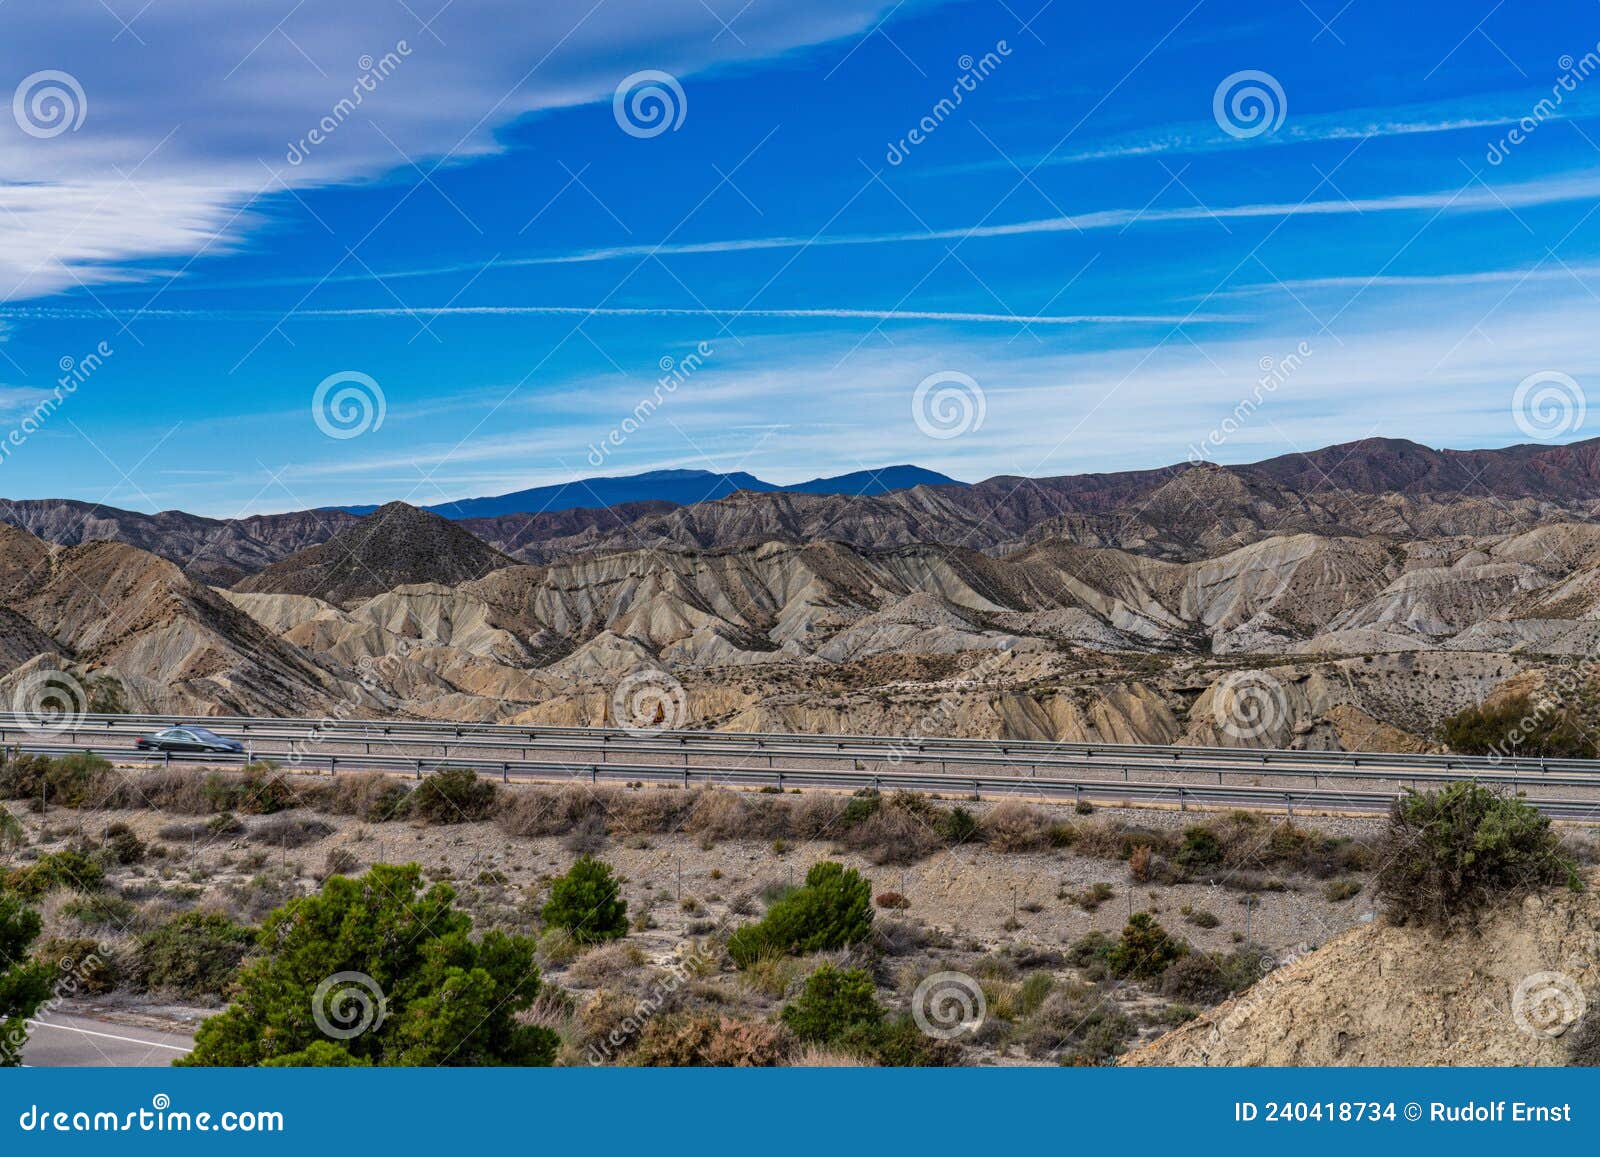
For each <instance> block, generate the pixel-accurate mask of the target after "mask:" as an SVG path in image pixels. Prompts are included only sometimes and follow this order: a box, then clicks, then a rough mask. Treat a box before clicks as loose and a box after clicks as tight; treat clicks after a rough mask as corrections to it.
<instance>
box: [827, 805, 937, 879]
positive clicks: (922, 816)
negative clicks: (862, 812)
mask: <svg viewBox="0 0 1600 1157" xmlns="http://www.w3.org/2000/svg"><path fill="white" fill-rule="evenodd" d="M906 795H907V793H904V792H899V793H896V795H894V796H891V797H890V798H889V799H888V800H887V801H884V802H882V803H880V804H879V806H877V807H875V808H874V809H873V810H872V813H871V814H870V815H868V816H867V817H866V818H865V819H864V820H862V821H860V822H859V823H856V824H852V825H851V826H849V827H847V828H846V829H845V830H844V831H843V832H841V833H840V834H839V842H840V843H841V844H843V845H844V846H845V847H847V848H849V849H851V850H852V851H857V852H860V853H861V854H862V855H864V856H866V857H867V859H869V860H871V861H872V862H873V863H874V864H913V863H916V862H917V861H918V860H920V859H923V858H924V857H926V856H930V855H932V854H933V853H934V852H936V851H938V850H939V849H940V848H943V847H944V846H945V840H944V837H943V836H942V835H941V834H940V832H939V829H938V826H937V817H935V816H929V815H928V814H927V813H926V812H924V811H923V810H922V809H920V808H917V807H914V806H908V805H907V803H906V800H905V799H904V798H902V797H905V796H906ZM909 798H910V799H911V800H921V798H922V797H921V796H909ZM858 802H861V801H858V800H852V801H851V803H852V804H854V803H858Z"/></svg>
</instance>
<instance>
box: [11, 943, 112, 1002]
mask: <svg viewBox="0 0 1600 1157" xmlns="http://www.w3.org/2000/svg"><path fill="white" fill-rule="evenodd" d="M33 955H34V959H35V960H37V961H39V963H40V964H44V965H47V966H48V967H49V968H50V970H51V972H52V973H54V974H55V975H56V976H58V977H59V978H60V979H61V981H62V991H63V992H64V993H74V992H86V993H88V994H89V995H90V996H104V995H105V994H106V993H108V992H111V991H112V990H113V989H115V988H116V987H117V985H118V983H120V981H121V979H122V976H121V972H120V970H119V969H118V968H117V961H116V958H115V957H114V956H112V955H111V954H110V953H109V952H107V951H106V950H105V949H104V948H102V947H101V945H100V943H99V942H98V941H95V940H87V939H83V940H77V939H64V938H61V937H52V938H51V939H49V940H45V941H42V942H41V943H40V945H39V947H38V949H37V950H35V952H34V954H33Z"/></svg>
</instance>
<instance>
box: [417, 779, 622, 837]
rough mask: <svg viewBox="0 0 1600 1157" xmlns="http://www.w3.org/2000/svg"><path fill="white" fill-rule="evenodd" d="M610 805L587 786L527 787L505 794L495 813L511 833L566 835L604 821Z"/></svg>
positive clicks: (517, 834) (602, 795)
mask: <svg viewBox="0 0 1600 1157" xmlns="http://www.w3.org/2000/svg"><path fill="white" fill-rule="evenodd" d="M423 782H424V783H426V782H427V781H426V780H424V781H423ZM490 786H491V787H492V786H493V785H490ZM413 798H414V797H413ZM606 804H607V796H606V795H605V794H604V793H600V794H596V793H594V792H591V791H589V790H588V789H586V788H574V787H569V788H562V789H560V790H557V791H538V790H532V789H526V788H525V789H521V790H518V791H512V792H507V793H505V794H504V796H503V798H502V800H501V803H500V807H499V808H498V809H497V811H496V812H495V823H496V824H498V825H499V827H500V829H501V830H502V831H504V832H505V833H506V834H507V835H511V836H559V835H565V834H566V833H567V832H570V831H572V830H573V829H574V828H576V827H579V826H581V825H582V824H583V823H585V822H586V821H588V820H590V819H598V820H599V821H600V822H601V823H604V822H605V818H606V811H607V807H606Z"/></svg>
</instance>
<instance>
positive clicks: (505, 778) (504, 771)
mask: <svg viewBox="0 0 1600 1157" xmlns="http://www.w3.org/2000/svg"><path fill="white" fill-rule="evenodd" d="M500 782H501V783H510V782H511V765H510V764H509V763H501V764H500Z"/></svg>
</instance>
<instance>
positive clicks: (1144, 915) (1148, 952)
mask: <svg viewBox="0 0 1600 1157" xmlns="http://www.w3.org/2000/svg"><path fill="white" fill-rule="evenodd" d="M1188 951H1189V949H1188V946H1187V945H1185V944H1184V943H1183V942H1182V941H1179V940H1174V939H1173V938H1172V937H1171V936H1169V935H1167V931H1166V929H1164V928H1162V927H1161V925H1160V924H1158V923H1156V919H1155V917H1154V916H1152V915H1150V913H1148V912H1135V913H1134V914H1133V915H1132V916H1130V917H1129V918H1128V923H1127V924H1126V926H1124V927H1123V929H1122V937H1121V939H1119V940H1118V941H1117V942H1116V944H1114V945H1113V946H1112V948H1111V951H1110V952H1109V953H1108V954H1107V955H1106V967H1107V968H1109V969H1110V970H1111V974H1112V975H1113V976H1125V977H1132V978H1134V979H1137V980H1150V979H1154V978H1155V977H1158V976H1160V975H1161V974H1162V973H1163V972H1165V971H1166V969H1167V966H1168V965H1169V964H1171V963H1172V962H1173V961H1174V960H1177V959H1178V958H1179V957H1181V956H1183V955H1184V954H1185V953H1187V952H1188Z"/></svg>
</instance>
